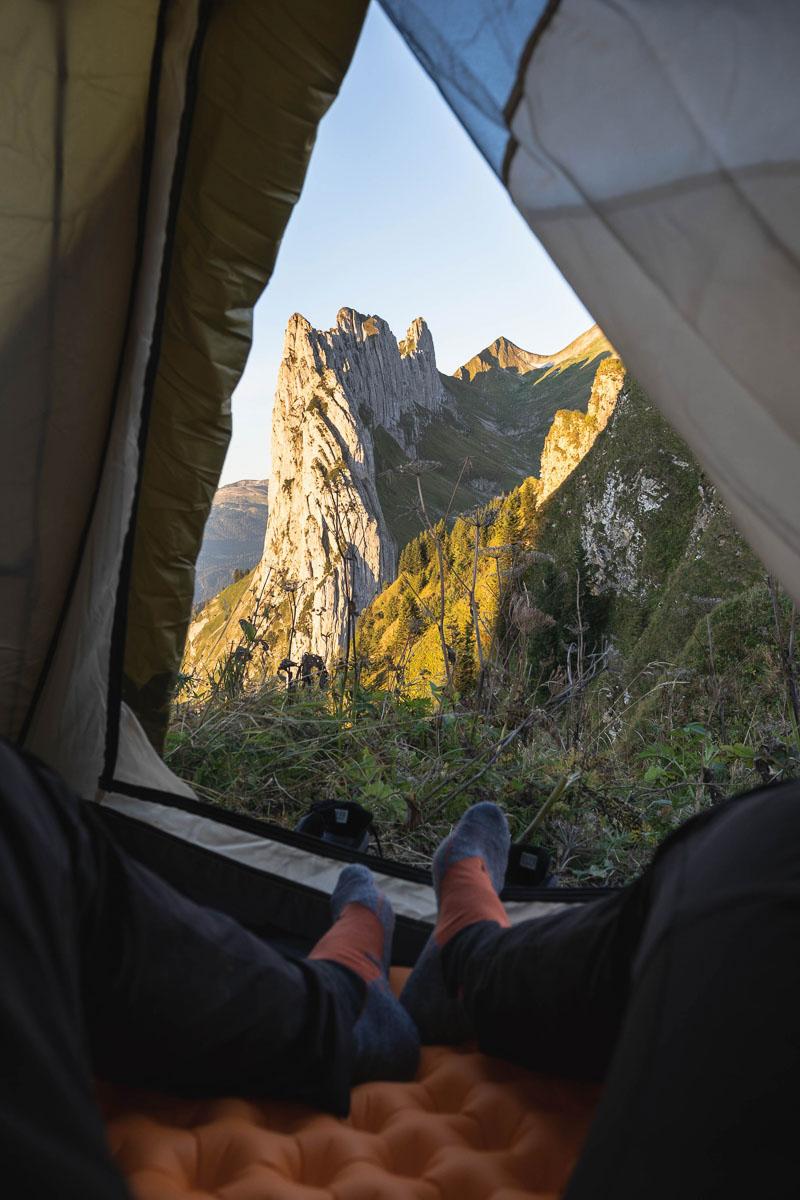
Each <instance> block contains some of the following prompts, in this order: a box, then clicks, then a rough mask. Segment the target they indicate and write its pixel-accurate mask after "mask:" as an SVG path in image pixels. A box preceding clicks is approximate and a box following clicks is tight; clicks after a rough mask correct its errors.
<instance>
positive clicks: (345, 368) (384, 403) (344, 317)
mask: <svg viewBox="0 0 800 1200" xmlns="http://www.w3.org/2000/svg"><path fill="white" fill-rule="evenodd" d="M298 336H299V337H300V340H301V341H302V343H303V345H304V347H307V350H303V351H302V352H301V354H300V355H299V357H298V359H297V365H298V367H299V369H300V370H301V372H302V371H305V378H308V377H309V373H316V374H318V375H319V376H321V377H324V376H325V375H326V373H328V372H330V373H331V375H332V376H333V377H334V378H335V379H336V381H337V384H338V386H339V388H340V390H341V393H342V396H343V398H344V399H345V400H346V402H347V405H348V407H349V409H350V411H351V413H353V414H355V415H356V416H358V417H359V418H360V420H361V421H362V422H363V424H364V425H365V426H366V427H367V429H372V428H374V427H375V426H377V425H380V426H382V427H383V429H385V430H386V431H387V433H389V434H391V436H392V437H393V438H394V439H395V441H396V442H397V443H398V444H399V445H400V446H402V448H403V449H404V450H406V451H408V450H411V449H412V448H413V447H414V445H415V443H416V440H417V438H418V436H419V433H420V431H421V429H422V428H424V426H425V425H426V424H427V423H428V422H429V421H430V420H431V418H432V417H435V416H438V415H439V414H440V413H441V411H442V409H443V408H444V407H445V406H446V405H447V404H448V400H449V397H448V394H447V392H446V391H445V389H444V387H443V386H442V382H441V380H440V378H439V373H438V371H437V370H436V352H435V351H434V348H433V338H432V337H431V332H430V330H429V329H428V326H427V325H426V324H425V322H424V321H423V320H422V318H421V317H417V319H416V320H415V321H413V322H412V323H411V325H410V327H409V329H408V332H407V333H406V336H405V337H404V338H403V339H402V340H401V341H399V342H398V341H397V339H396V338H395V336H394V334H393V333H392V331H391V329H390V328H389V326H388V325H387V323H386V321H384V320H383V319H382V318H381V317H375V316H367V317H365V316H363V315H362V314H361V313H358V312H356V311H355V309H352V308H342V309H340V310H339V313H338V315H337V317H336V325H335V327H334V328H333V329H327V330H324V331H323V330H319V329H312V327H311V325H309V323H308V321H306V319H305V318H304V317H301V316H300V315H299V314H298V313H295V315H294V316H293V317H292V318H291V319H290V321H289V328H288V329H287V331H286V344H287V346H288V345H289V343H290V341H292V342H293V344H295V345H296V344H297V339H298ZM304 355H305V357H303V356H304ZM280 386H281V385H280V382H279V384H278V387H279V389H280ZM301 386H304V385H303V384H302V383H301ZM273 440H274V439H273Z"/></svg>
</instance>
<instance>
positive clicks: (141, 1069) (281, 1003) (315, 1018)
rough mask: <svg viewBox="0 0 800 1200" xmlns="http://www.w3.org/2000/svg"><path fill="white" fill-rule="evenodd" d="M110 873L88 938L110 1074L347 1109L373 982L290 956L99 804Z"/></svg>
mask: <svg viewBox="0 0 800 1200" xmlns="http://www.w3.org/2000/svg"><path fill="white" fill-rule="evenodd" d="M85 807H86V812H85V823H86V826H87V829H88V830H89V835H90V837H91V839H92V842H93V845H94V852H95V857H96V859H97V861H98V863H99V864H100V865H99V871H100V875H101V878H102V880H103V889H102V892H103V900H102V904H99V905H97V906H96V910H95V913H94V918H95V925H94V928H93V929H92V932H91V936H89V937H87V939H86V943H85V945H86V949H87V955H86V969H85V975H84V996H85V1003H86V1006H87V1014H88V1015H87V1025H88V1027H89V1030H90V1038H91V1048H92V1058H93V1062H94V1064H95V1066H96V1069H97V1070H98V1072H99V1073H100V1074H101V1075H102V1076H103V1077H104V1078H108V1079H113V1080H116V1081H121V1082H124V1083H129V1084H136V1085H140V1086H146V1087H154V1088H159V1089H162V1090H165V1091H172V1092H183V1093H204V1094H206V1095H213V1094H220V1093H223V1094H224V1093H229V1092H233V1093H235V1094H238V1095H253V1096H271V1097H274V1098H282V1097H285V1098H290V1099H293V1100H303V1101H306V1102H308V1103H310V1104H314V1105H315V1106H317V1107H320V1108H326V1109H331V1110H332V1111H334V1112H337V1113H345V1112H347V1110H348V1108H349V1096H350V1080H351V1076H352V1056H353V1045H352V1029H353V1025H354V1024H355V1020H356V1018H357V1015H358V1012H359V1010H360V1008H361V1005H362V1003H363V996H364V991H363V983H362V982H361V981H360V980H358V979H357V978H356V976H354V975H353V974H352V973H351V972H349V971H347V970H346V969H345V968H343V967H339V966H336V965H335V964H332V963H326V962H320V961H305V960H290V959H287V958H285V957H283V956H282V955H280V954H278V953H277V952H276V951H275V950H273V949H272V948H271V947H270V946H269V945H268V944H267V943H265V942H263V941H262V940H261V939H260V938H257V937H256V936H255V935H253V934H252V933H250V932H249V931H248V930H246V929H244V928H243V927H242V926H241V925H239V924H238V922H236V921H234V920H233V919H232V918H231V917H229V916H227V915H226V914H224V913H220V912H216V911H214V910H213V909H208V908H204V907H201V906H200V905H198V904H196V903H195V902H194V901H193V900H190V899H188V898H187V897H186V896H183V895H182V894H181V893H180V892H177V891H176V890H175V889H174V888H172V887H171V886H170V885H168V884H167V883H165V882H164V880H162V879H161V878H159V877H158V876H157V875H155V874H154V873H153V872H151V871H149V870H148V869H147V868H146V867H144V866H142V865H141V864H140V863H138V862H136V861H135V860H134V859H132V858H130V857H129V856H128V855H127V854H125V853H124V852H123V851H122V850H121V849H120V848H119V847H118V846H117V844H116V843H115V842H114V841H113V839H112V838H111V837H110V836H109V834H108V832H107V830H106V829H105V826H103V825H102V824H101V823H100V822H99V821H96V820H95V818H94V814H93V812H92V810H91V805H87V806H85Z"/></svg>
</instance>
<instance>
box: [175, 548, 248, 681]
mask: <svg viewBox="0 0 800 1200" xmlns="http://www.w3.org/2000/svg"><path fill="white" fill-rule="evenodd" d="M254 574H255V567H253V569H252V570H251V571H249V572H248V573H247V574H246V575H244V576H243V577H242V578H241V579H237V580H236V581H235V582H234V583H231V584H229V585H228V587H226V588H224V589H223V590H222V591H221V592H219V593H218V594H217V595H216V596H214V597H213V598H212V599H211V600H209V601H208V603H207V604H206V605H205V606H204V607H203V609H202V611H201V613H200V619H201V620H203V624H202V626H201V627H200V629H199V630H198V633H197V636H196V637H195V638H194V640H193V642H192V644H191V646H187V647H186V653H185V657H184V662H183V667H182V670H183V671H184V672H186V673H188V672H189V671H191V669H192V667H193V664H194V663H195V661H202V662H209V661H211V656H212V654H213V655H214V656H215V657H218V656H220V655H221V654H222V653H224V650H225V648H226V647H227V646H228V643H229V642H231V641H233V642H238V641H239V636H240V632H241V631H240V629H239V627H238V625H236V626H235V628H234V627H230V617H231V613H233V611H234V610H235V609H236V606H237V604H238V603H239V601H240V600H241V598H242V596H243V595H244V594H245V592H246V591H247V589H248V588H249V587H250V586H251V585H252V582H253V575H254Z"/></svg>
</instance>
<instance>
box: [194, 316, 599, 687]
mask: <svg viewBox="0 0 800 1200" xmlns="http://www.w3.org/2000/svg"><path fill="white" fill-rule="evenodd" d="M609 352H610V348H609V345H608V342H607V341H606V340H605V338H604V337H603V335H602V334H601V333H600V331H599V330H597V328H596V327H594V328H593V329H591V330H589V331H588V332H587V333H586V334H584V335H582V336H581V337H580V338H578V339H576V340H575V341H574V342H572V343H571V344H570V346H568V347H566V348H565V350H563V351H560V352H559V353H558V354H556V355H552V356H550V357H545V356H543V355H537V354H531V353H528V352H527V351H523V350H520V349H519V348H518V347H515V346H513V344H512V343H510V342H508V341H507V340H506V339H502V338H501V339H499V340H498V342H496V343H495V344H494V347H490V348H489V350H487V351H484V352H483V353H482V354H481V355H478V356H476V359H475V360H471V362H473V363H474V362H478V361H479V360H480V362H484V360H486V361H485V363H484V366H483V367H481V368H480V370H479V371H478V375H477V376H476V379H475V381H473V382H470V371H469V369H468V368H469V365H470V364H467V366H466V367H464V368H462V370H461V372H460V377H459V378H458V379H453V378H452V377H448V376H445V375H440V374H439V372H438V371H437V367H436V355H435V351H434V346H433V340H432V337H431V334H430V331H429V329H428V327H427V325H426V324H425V322H424V321H423V320H421V319H420V318H417V319H416V320H415V321H413V322H412V324H411V326H410V328H409V329H408V331H407V333H406V335H405V337H404V338H402V339H400V340H397V339H396V338H395V336H394V334H393V333H392V331H391V329H390V328H389V326H388V324H387V323H386V321H384V320H382V319H381V318H380V317H377V316H365V315H363V314H361V313H358V312H356V311H355V310H354V309H352V308H343V309H341V310H340V312H339V313H338V315H337V321H336V325H335V326H334V327H333V328H332V329H328V330H319V329H315V328H313V327H312V325H311V324H310V323H309V322H308V321H307V320H306V319H305V317H303V316H301V315H300V314H298V313H296V314H294V315H293V316H292V317H291V318H290V320H289V323H288V326H287V329H286V334H285V340H284V350H283V358H282V361H281V365H280V370H279V375H278V383H277V389H276V394H275V404H274V410H273V423H272V477H271V480H270V485H269V499H270V504H269V508H270V513H269V522H268V525H267V530H266V536H265V540H264V548H263V555H262V557H261V561H260V562H259V563H258V565H257V567H256V568H255V571H254V574H253V577H252V579H250V580H248V581H247V583H246V585H245V584H243V585H241V586H239V585H237V586H236V587H234V588H229V589H227V591H226V592H224V593H222V594H221V595H220V596H219V597H217V600H215V601H212V602H211V605H210V606H209V607H208V608H207V609H206V610H204V612H203V613H202V614H201V615H200V618H199V620H198V621H197V622H195V624H194V625H193V626H192V628H191V629H190V631H189V639H188V644H187V659H186V662H185V664H184V666H185V669H186V670H192V669H193V668H199V669H200V671H201V674H202V673H203V672H204V671H207V670H208V669H209V668H211V667H213V664H214V662H216V661H219V660H220V659H222V658H224V656H225V653H226V652H228V651H230V650H231V649H232V648H234V647H236V646H237V645H238V643H239V642H240V640H241V637H242V630H245V631H246V632H247V631H249V633H248V636H250V637H251V639H252V638H253V629H254V627H255V629H256V631H257V634H258V636H257V637H255V638H254V640H251V642H250V643H249V645H250V650H249V651H248V653H249V654H250V659H249V660H248V661H249V662H252V663H253V664H254V666H253V668H252V670H253V671H256V669H262V670H267V671H269V670H274V669H275V668H276V667H277V666H278V665H279V664H280V663H281V661H282V660H283V659H285V658H289V659H291V660H292V661H294V662H299V660H300V658H301V657H302V655H303V654H304V653H311V654H318V655H321V656H322V657H323V658H324V659H325V661H326V662H327V663H328V664H333V663H334V662H335V661H336V659H337V658H338V657H339V655H340V654H341V652H342V650H343V649H346V648H347V645H348V641H349V639H350V637H351V635H352V633H353V631H354V628H355V619H354V618H355V617H356V615H357V614H358V613H360V612H361V611H362V610H363V609H364V608H365V607H366V606H367V605H368V604H369V603H370V602H371V601H372V600H373V598H374V597H375V596H376V595H377V594H378V593H379V592H380V591H381V590H382V589H383V588H384V587H385V586H386V585H387V584H388V583H390V582H391V581H392V580H393V579H394V577H395V574H396V559H397V551H398V549H399V548H400V547H401V546H402V545H404V544H405V543H406V542H407V541H408V539H409V538H410V537H414V536H416V534H417V533H418V532H419V531H420V529H421V527H422V526H421V517H420V515H419V513H418V511H417V505H418V500H417V494H416V482H415V479H414V478H413V472H409V470H408V467H409V464H410V463H412V462H413V461H415V460H417V461H418V460H421V459H424V460H428V461H430V465H431V468H432V469H431V470H430V471H429V472H428V473H427V474H426V475H425V481H424V488H425V492H426V505H427V508H428V512H429V516H430V517H431V519H433V520H436V519H438V518H439V517H440V516H442V515H443V514H444V513H445V511H449V512H451V513H454V512H457V511H459V510H460V509H461V510H463V509H467V508H470V507H472V506H473V505H475V504H476V503H479V504H483V503H486V501H487V500H488V499H489V498H490V497H491V496H494V495H498V494H501V493H502V492H504V491H507V490H510V489H513V488H514V487H517V486H519V484H520V483H521V482H522V480H524V479H525V478H526V477H529V476H531V475H533V474H534V473H535V471H536V468H537V466H538V461H539V456H540V453H541V448H542V444H543V442H544V438H545V432H546V430H547V429H548V428H549V426H550V421H551V419H552V415H553V413H554V412H555V411H556V408H557V407H561V406H565V405H566V406H570V407H573V408H575V409H576V410H581V411H576V412H575V413H572V414H570V415H571V417H575V418H577V420H578V422H584V423H585V425H586V430H589V429H591V430H592V431H593V436H596V431H597V430H599V429H600V428H602V424H603V423H604V420H605V419H606V417H607V409H608V404H609V397H608V396H607V395H606V393H605V391H603V389H602V388H600V386H599V384H598V383H597V382H596V383H595V385H594V390H593V391H592V380H593V379H594V378H595V360H603V359H604V358H605V357H606V356H607V355H608V354H609ZM487 356H488V357H487ZM615 361H616V360H615ZM601 369H602V361H601ZM476 370H478V368H476ZM609 377H610V376H609ZM598 378H599V377H598ZM587 402H588V403H589V404H590V407H591V416H590V417H587V416H586V415H585V413H584V412H583V411H582V410H583V409H584V408H585V406H586V404H587ZM579 442H580V446H581V447H585V446H586V445H588V444H590V440H589V438H588V434H586V433H585V432H584V436H583V437H582V439H579ZM217 601H219V603H217ZM242 622H244V625H243V624H242ZM244 649H246V647H245V648H244Z"/></svg>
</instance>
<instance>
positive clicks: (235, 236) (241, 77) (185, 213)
mask: <svg viewBox="0 0 800 1200" xmlns="http://www.w3.org/2000/svg"><path fill="white" fill-rule="evenodd" d="M365 8H366V0H343V2H342V3H339V4H336V5H330V4H328V3H326V2H325V0H302V2H300V3H293V4H291V5H282V4H272V3H270V4H264V3H263V2H262V0H226V3H224V4H217V5H215V6H213V8H212V9H211V10H210V11H209V13H208V25H207V28H206V30H205V34H204V40H203V48H202V55H201V57H200V59H199V61H198V64H197V75H196V80H195V81H194V82H195V88H194V93H195V94H194V97H193V114H192V124H191V136H190V138H189V140H188V142H187V143H186V146H185V164H184V177H183V185H182V191H181V197H180V205H179V209H178V212H177V219H176V222H175V227H174V230H173V231H172V234H171V242H170V246H169V276H168V280H167V282H166V294H165V304H164V313H163V323H162V327H161V330H160V352H159V356H158V364H157V371H156V372H155V374H154V378H153V381H152V388H151V391H150V393H149V394H148V395H147V396H146V399H145V416H144V426H143V431H144V437H143V439H142V461H141V482H140V488H139V492H138V497H137V502H136V513H135V522H134V524H133V526H132V536H131V538H130V539H129V544H128V546H127V548H126V556H125V562H124V566H123V579H122V583H121V587H120V605H119V609H118V621H117V629H116V636H115V646H114V648H113V666H112V683H113V678H116V677H118V676H119V675H122V676H123V683H122V694H123V697H124V699H125V701H126V702H127V704H128V705H129V706H130V708H131V709H132V710H133V711H134V712H135V714H136V715H137V717H138V719H139V721H140V722H141V724H142V726H143V728H144V729H145V731H146V733H147V735H148V737H149V738H150V740H151V742H152V744H153V745H154V746H155V747H156V748H157V749H159V750H160V749H161V747H162V745H163V739H164V734H165V732H166V725H167V720H168V715H169V704H170V701H171V699H172V696H173V694H174V688H175V683H176V679H177V675H178V672H179V669H180V664H181V659H182V655H183V646H184V642H185V638H186V631H187V629H188V624H189V620H190V618H191V606H192V598H193V593H194V567H195V561H196V558H197V555H198V553H199V550H200V544H201V541H202V536H203V529H204V526H205V522H206V518H207V516H208V513H209V511H210V507H211V502H212V500H213V498H214V493H215V491H216V488H217V484H218V481H219V476H220V472H221V470H222V465H223V461H224V458H225V452H226V450H227V446H228V441H229V437H230V431H231V413H230V400H231V394H232V392H233V389H234V388H235V386H236V384H237V382H238V380H239V377H240V375H241V373H242V370H243V369H244V364H245V361H246V359H247V354H248V351H249V348H250V339H251V327H252V309H253V305H254V304H255V302H256V300H257V299H258V297H259V295H260V294H261V291H262V290H263V288H264V286H265V285H266V283H267V280H268V279H269V277H270V275H271V273H272V270H273V267H274V263H275V259H276V256H277V253H278V248H279V246H280V241H281V237H282V235H283V231H284V229H285V227H286V223H287V221H288V220H289V217H290V215H291V212H292V209H293V207H294V204H295V203H296V201H297V199H298V197H299V195H300V191H301V188H302V185H303V180H304V178H305V173H306V170H307V167H308V163H309V159H310V155H311V151H312V148H313V144H314V140H315V136H316V131H317V126H318V124H319V122H320V120H321V119H322V117H323V116H324V114H325V112H326V111H327V109H328V108H329V106H330V104H331V103H332V102H333V100H334V98H335V96H336V94H337V92H338V89H339V87H340V85H341V82H342V79H343V77H344V74H345V72H346V70H347V67H348V65H349V63H350V59H351V57H352V54H353V51H354V49H355V44H356V40H357V38H358V34H359V32H360V29H361V25H362V22H363V17H364V12H365ZM265 452H266V448H265ZM118 699H119V697H115V698H114V705H115V707H116V706H117V705H118ZM112 734H113V731H112ZM114 750H115V747H114V744H113V736H112V738H111V739H110V744H109V757H108V761H107V763H106V779H107V780H108V779H110V778H111V777H112V775H113V767H114V757H115V753H114Z"/></svg>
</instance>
